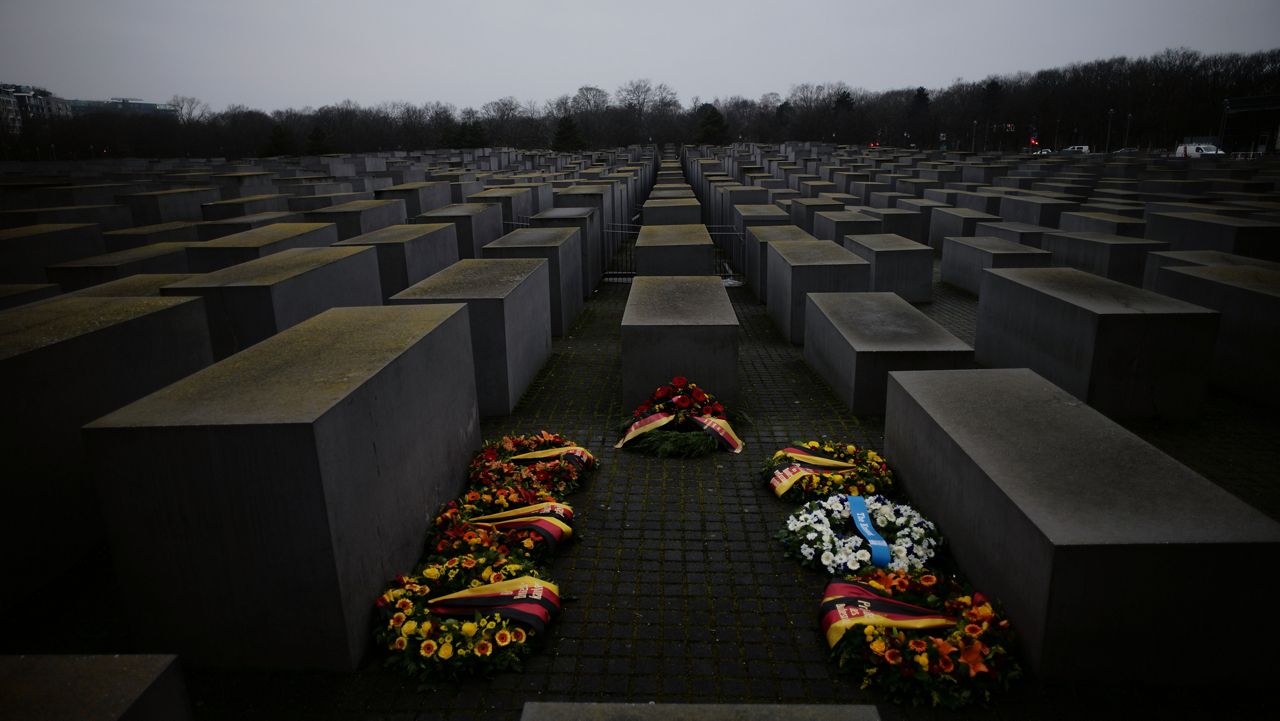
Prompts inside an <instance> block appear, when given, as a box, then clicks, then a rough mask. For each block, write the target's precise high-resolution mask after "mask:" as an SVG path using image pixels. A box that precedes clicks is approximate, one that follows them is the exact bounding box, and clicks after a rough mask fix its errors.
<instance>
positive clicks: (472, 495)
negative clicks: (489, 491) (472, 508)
mask: <svg viewBox="0 0 1280 721" xmlns="http://www.w3.org/2000/svg"><path fill="white" fill-rule="evenodd" d="M478 500H480V492H479V491H470V492H469V493H467V501H468V502H470V503H475V502H476V501H478Z"/></svg>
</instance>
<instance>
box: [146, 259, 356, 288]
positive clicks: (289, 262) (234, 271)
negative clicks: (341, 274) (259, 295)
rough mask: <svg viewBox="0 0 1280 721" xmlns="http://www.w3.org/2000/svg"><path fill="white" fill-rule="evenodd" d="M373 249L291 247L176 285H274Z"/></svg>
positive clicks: (197, 286)
mask: <svg viewBox="0 0 1280 721" xmlns="http://www.w3.org/2000/svg"><path fill="white" fill-rule="evenodd" d="M374 252H376V251H374V249H373V248H368V247H363V248H361V247H355V248H333V247H329V248H292V249H290V250H284V251H281V252H279V253H272V254H271V255H268V256H264V257H262V258H255V259H254V260H250V261H246V262H244V263H237V264H235V265H232V266H229V267H227V268H223V269H221V270H215V271H213V272H212V273H203V274H199V275H193V276H191V277H189V278H187V279H186V280H184V281H182V282H180V283H178V284H176V286H175V287H176V288H179V289H185V288H191V289H198V288H225V287H228V286H234V287H245V286H266V285H275V284H277V283H281V282H283V281H286V280H289V279H290V278H295V277H297V276H300V275H303V274H306V273H310V272H311V271H313V270H315V269H316V268H320V267H322V266H325V265H329V264H330V263H336V262H339V261H342V260H346V259H347V258H350V257H351V256H353V255H359V254H360V253H374ZM167 294H168V293H166V295H167Z"/></svg>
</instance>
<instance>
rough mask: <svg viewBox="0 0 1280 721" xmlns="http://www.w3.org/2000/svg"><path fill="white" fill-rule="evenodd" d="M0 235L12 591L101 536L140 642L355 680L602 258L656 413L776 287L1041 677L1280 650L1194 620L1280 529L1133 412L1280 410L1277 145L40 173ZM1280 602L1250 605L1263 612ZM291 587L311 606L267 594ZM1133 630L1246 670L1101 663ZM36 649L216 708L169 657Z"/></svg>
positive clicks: (729, 348) (792, 332)
mask: <svg viewBox="0 0 1280 721" xmlns="http://www.w3.org/2000/svg"><path fill="white" fill-rule="evenodd" d="M637 218H639V219H640V220H641V221H642V223H641V225H640V227H639V228H638V231H636V232H633V229H635V225H634V223H635V221H636V219H637ZM0 228H2V229H3V230H0V308H3V309H4V310H0V363H3V367H4V373H3V374H0V377H2V378H3V384H4V386H3V388H4V389H5V396H6V397H7V398H8V399H9V408H10V410H9V412H8V413H6V414H4V418H5V420H4V425H3V427H2V430H3V433H2V434H0V435H2V436H3V438H4V440H3V446H0V449H2V450H3V453H4V455H5V456H6V464H5V465H6V468H7V470H6V474H5V483H4V486H3V491H2V495H0V508H3V509H4V512H3V517H2V518H0V528H2V529H3V531H2V533H3V536H2V537H0V538H2V540H3V542H4V546H5V548H6V549H8V552H7V553H6V554H5V561H4V563H5V568H4V569H3V570H2V571H0V573H3V577H4V578H5V584H4V589H5V590H4V592H3V596H2V597H0V609H2V608H4V607H5V606H9V605H11V604H18V603H20V602H25V601H24V599H27V598H29V597H30V596H31V595H32V594H35V593H42V592H45V591H44V589H46V588H47V587H48V584H49V583H50V582H51V581H53V580H54V579H59V578H64V577H65V576H66V575H67V574H68V572H70V571H71V570H72V569H73V568H74V567H75V564H77V563H79V562H80V560H81V559H83V558H84V557H85V555H86V554H87V553H89V552H91V551H92V550H93V549H96V548H102V547H103V546H105V547H107V548H109V550H110V554H111V558H112V562H113V564H114V567H115V571H116V574H117V576H118V585H119V593H120V594H121V596H122V605H123V607H124V608H125V609H126V610H127V613H128V615H129V617H130V622H131V627H130V629H131V630H130V632H131V638H133V639H134V640H135V642H136V645H137V647H138V648H147V649H152V648H154V649H168V650H173V651H175V652H177V653H178V654H180V656H181V658H182V660H183V662H184V663H191V664H195V665H201V666H206V665H207V666H212V667H221V668H256V669H262V668H265V669H292V668H302V667H305V668H325V669H331V670H337V671H348V670H352V669H354V668H355V667H356V666H357V665H358V664H359V663H360V662H361V659H362V658H363V657H364V656H365V654H366V652H367V651H368V647H369V643H370V640H371V637H370V634H369V632H368V628H369V624H370V619H371V614H372V611H373V607H372V605H371V603H370V599H372V598H374V597H376V596H377V595H378V594H379V593H380V592H381V590H382V588H383V585H384V584H385V582H386V580H387V579H388V578H391V577H392V576H394V575H395V574H397V573H401V572H403V571H405V570H406V569H408V568H411V567H412V566H413V564H414V563H415V562H416V561H417V559H418V555H419V553H420V551H421V546H422V541H423V538H424V537H425V534H426V532H427V528H426V526H425V524H424V521H423V519H424V511H423V509H433V508H436V507H437V506H438V505H439V504H440V503H442V502H444V501H446V500H448V499H450V498H452V497H454V496H455V495H456V494H457V492H458V490H459V489H460V488H461V486H462V483H463V480H464V479H465V475H466V474H465V469H466V465H467V463H468V461H469V460H470V457H471V454H472V453H473V452H474V451H475V450H476V449H477V448H478V447H479V446H480V427H479V421H480V418H482V417H495V416H503V415H507V414H510V413H511V412H512V410H513V409H514V408H515V406H516V404H517V403H518V402H519V401H520V399H521V397H522V395H524V393H525V391H526V390H527V389H528V388H529V386H530V384H531V383H532V382H533V381H534V379H535V377H536V376H537V375H538V373H539V371H540V370H541V369H542V367H543V365H544V363H546V361H547V359H548V357H549V355H550V353H551V350H552V343H553V340H552V339H553V338H556V337H563V336H565V335H567V334H568V333H569V332H570V329H571V327H572V326H573V324H574V321H575V319H576V318H577V317H578V315H579V313H580V312H581V311H582V310H583V309H584V307H585V304H586V303H587V302H589V301H590V299H591V297H592V295H593V294H594V293H595V292H596V290H597V288H598V287H599V285H600V284H601V283H602V282H603V280H604V279H605V278H606V277H607V275H606V274H609V275H611V276H621V277H624V278H630V276H632V275H634V276H635V277H634V279H632V280H631V291H630V296H629V298H628V302H627V307H626V313H625V315H624V317H623V319H622V328H621V339H622V363H623V368H622V389H621V393H622V402H623V405H624V406H625V407H631V406H633V405H635V404H636V403H638V402H640V401H641V400H643V399H644V398H645V397H647V396H648V394H649V392H650V391H651V390H652V388H653V387H655V386H656V385H659V384H661V383H664V382H666V380H667V379H669V378H670V377H672V376H674V375H687V376H689V377H695V378H699V379H704V378H705V379H714V387H715V389H716V392H717V395H718V396H720V397H722V398H723V399H724V400H725V401H726V403H728V404H730V405H731V404H732V403H733V402H734V400H735V397H736V394H737V393H738V389H739V385H740V384H746V383H750V382H751V379H749V378H742V379H739V377H738V375H739V371H738V368H739V363H738V356H737V352H738V335H739V328H738V322H737V318H736V317H735V313H734V309H733V306H732V304H731V303H730V301H729V296H728V293H727V291H726V290H725V285H726V283H728V284H733V283H736V282H737V279H742V281H743V282H745V284H746V285H747V286H748V287H749V288H750V290H751V291H752V292H753V293H754V294H755V296H756V298H757V299H758V300H759V301H760V302H761V303H764V304H765V306H766V307H767V312H768V314H769V317H770V318H772V319H773V321H774V323H775V324H776V325H777V327H778V328H779V330H780V331H781V332H782V334H783V335H784V336H786V337H787V338H788V339H790V341H791V342H792V343H793V344H796V345H801V346H803V352H804V358H805V360H806V361H807V362H808V364H809V365H810V366H811V367H812V368H813V369H814V370H815V371H816V372H817V373H818V374H819V375H820V376H821V377H822V378H824V379H825V381H826V382H827V384H828V385H829V386H830V388H831V389H832V391H833V392H834V393H835V394H836V395H838V396H839V397H840V399H841V400H842V401H843V402H844V403H845V404H846V405H847V406H848V407H849V408H850V409H851V410H852V411H853V412H855V413H858V414H869V415H883V416H884V418H885V452H886V456H887V457H888V458H890V459H891V461H892V462H893V463H894V464H895V470H896V472H897V474H898V476H899V477H900V479H901V481H902V483H903V486H904V488H905V489H906V491H907V493H908V494H909V495H910V496H911V497H912V499H913V503H914V505H915V506H916V507H918V508H919V509H920V510H921V511H922V512H923V513H925V514H926V515H928V516H929V517H930V518H931V519H933V520H934V521H935V522H937V523H938V524H939V526H940V527H942V528H945V529H947V535H948V539H949V542H950V544H951V553H952V554H953V555H954V557H955V559H956V561H957V562H958V563H959V564H960V566H961V567H962V568H963V569H964V570H965V571H966V573H967V574H968V575H969V576H970V578H971V579H972V580H973V581H974V582H975V584H977V585H978V586H979V587H981V588H983V589H985V590H986V591H987V592H988V593H990V594H992V595H994V596H996V597H998V598H1001V599H1002V600H1003V602H1004V605H1005V607H1006V610H1007V612H1008V615H1009V617H1010V618H1011V619H1012V620H1013V622H1014V624H1015V625H1016V627H1017V628H1018V629H1019V632H1020V634H1021V637H1022V643H1023V648H1022V649H1021V652H1022V654H1023V656H1024V658H1025V660H1026V662H1027V665H1028V666H1029V667H1030V669H1031V670H1032V671H1033V672H1034V673H1035V674H1036V675H1039V676H1041V677H1043V678H1046V679H1082V678H1092V677H1107V678H1135V679H1137V680H1157V679H1154V678H1153V677H1152V676H1150V675H1148V672H1150V673H1151V674H1156V673H1158V675H1159V676H1160V678H1159V679H1158V680H1161V681H1163V682H1168V681H1170V674H1173V675H1174V676H1175V677H1176V676H1177V674H1179V673H1185V674H1188V680H1191V675H1194V680H1196V681H1197V682H1203V681H1205V680H1206V679H1211V678H1212V677H1214V675H1215V674H1221V676H1222V678H1223V679H1227V678H1230V679H1231V680H1232V681H1233V682H1236V683H1238V682H1240V681H1241V678H1240V676H1239V674H1241V673H1245V672H1246V671H1247V670H1249V669H1252V670H1256V671H1257V672H1258V673H1259V674H1260V676H1259V678H1261V674H1265V672H1266V671H1267V670H1269V669H1270V670H1274V662H1273V661H1271V660H1270V658H1269V656H1268V654H1269V653H1270V649H1271V648H1273V647H1274V644H1272V643H1266V642H1265V641H1268V640H1269V641H1276V640H1280V638H1277V636H1278V635H1280V634H1278V633H1277V632H1276V631H1275V630H1270V629H1271V628H1273V625H1270V626H1269V625H1267V624H1261V625H1259V626H1257V627H1255V628H1254V630H1253V631H1252V632H1250V633H1248V634H1229V633H1228V634H1194V633H1192V634H1188V633H1170V629H1171V628H1176V627H1179V626H1182V625H1183V624H1185V623H1186V622H1187V614H1188V607H1189V605H1191V606H1194V605H1195V604H1190V599H1189V597H1188V595H1187V587H1186V586H1187V576H1186V572H1187V570H1188V569H1194V568H1201V569H1204V568H1210V567H1211V568H1213V569H1214V571H1213V574H1214V575H1215V576H1218V577H1223V578H1248V577H1252V576H1253V575H1255V574H1256V571H1257V569H1258V568H1259V567H1261V568H1267V567H1269V566H1272V565H1274V563H1275V561H1276V560H1280V556H1277V550H1278V549H1280V525H1277V523H1276V522H1275V521H1273V520H1272V519H1270V518H1269V517H1267V516H1266V515H1264V514H1262V513H1260V512H1259V511H1257V510H1255V509H1254V508H1252V507H1251V506H1249V505H1247V504H1245V503H1243V502H1242V501H1240V500H1238V499H1237V498H1235V497H1234V496H1232V495H1230V494H1228V493H1227V492H1225V491H1223V490H1222V489H1221V488H1219V487H1218V486H1216V485H1215V484H1213V483H1211V482H1209V481H1208V480H1206V479H1205V478H1203V477H1202V476H1200V475H1198V474H1197V473H1195V472H1193V471H1192V470H1190V469H1188V468H1187V467H1185V466H1183V465H1181V464H1180V463H1178V462H1177V461H1175V460H1173V459H1172V458H1170V457H1169V456H1167V455H1165V454H1164V453H1162V452H1161V451H1160V450H1158V449H1156V448H1155V447H1153V446H1151V445H1149V444H1147V443H1146V442H1144V441H1143V440H1141V439H1139V438H1138V437H1137V436H1134V435H1133V434H1131V433H1129V432H1128V431H1126V430H1124V428H1122V427H1121V426H1120V425H1118V423H1117V422H1116V420H1123V419H1128V418H1135V417H1137V418H1145V417H1152V418H1157V419H1168V420H1170V421H1179V420H1185V419H1186V418H1188V417H1194V416H1195V414H1197V413H1198V412H1199V409H1200V407H1201V404H1202V403H1203V401H1204V398H1205V394H1206V393H1207V392H1208V389H1209V388H1210V387H1211V386H1212V387H1215V388H1219V389H1222V390H1224V391H1226V392H1229V393H1232V394H1236V395H1238V396H1241V397H1244V398H1247V399H1249V401H1250V402H1255V403H1259V404H1264V405H1268V406H1271V407H1275V406H1277V405H1280V361H1277V358H1280V166H1278V165H1274V164H1270V163H1268V162H1263V161H1218V160H1196V161H1187V160H1174V159H1154V158H1152V159H1147V158H1142V157H1136V158H1125V159H1123V160H1115V159H1112V158H1106V157H1102V156H1078V157H1054V158H1051V159H1045V158H1043V157H1042V156H1023V155H1017V156H996V155H974V154H969V153H953V152H940V151H916V150H900V149H892V148H874V149H863V148H856V147H847V146H837V145H832V144H820V143H784V144H782V145H780V146H766V145H757V144H738V145H734V146H729V147H684V148H680V149H675V148H667V149H666V150H664V151H659V150H658V149H657V148H654V147H630V148H619V149H614V150H608V151H598V152H586V153H578V154H566V153H551V152H529V151H518V150H508V149H479V150H468V151H461V152H459V151H434V152H424V153H404V152H396V153H379V154H368V155H358V156H322V157H309V158H272V159H256V160H246V161H243V162H227V161H225V160H221V159H206V160H199V161H193V160H162V161H155V160H152V161H146V160H137V161H103V162H88V163H42V164H18V163H11V164H3V165H0ZM623 250H625V251H626V253H627V254H626V255H624V254H621V251H623ZM624 258H628V259H630V260H629V262H630V263H631V265H625V264H623V263H621V261H622V260H624ZM937 272H940V274H941V280H942V281H943V282H945V283H948V284H950V285H952V286H955V287H957V288H960V289H963V290H965V291H967V292H968V293H971V294H973V295H975V296H977V299H978V318H977V333H976V341H975V342H974V345H973V347H970V346H969V345H968V344H966V343H965V342H963V341H961V340H960V339H958V338H956V337H955V336H954V335H952V334H951V333H950V332H948V331H947V330H946V329H944V328H943V327H942V326H940V325H938V324H937V323H935V322H934V321H933V320H931V319H930V318H928V317H927V316H926V315H925V313H923V312H922V311H921V307H922V306H923V304H928V303H930V301H931V300H932V294H933V288H934V280H935V273H937ZM707 384H708V385H711V384H712V381H710V380H709V381H707ZM1267 588H1268V587H1267V585H1266V584H1252V583H1250V584H1240V585H1236V586H1233V587H1232V589H1231V598H1230V603H1231V605H1232V607H1233V609H1236V610H1238V612H1239V613H1240V614H1241V615H1242V616H1245V617H1247V615H1248V614H1249V612H1250V611H1253V612H1255V613H1256V615H1257V616H1258V617H1261V616H1262V613H1263V612H1264V611H1265V610H1269V607H1268V606H1267V605H1265V604H1266V602H1267V601H1268V598H1269V596H1268V595H1267ZM174 589H200V590H199V592H191V591H187V590H184V591H182V593H181V602H180V603H179V602H175V598H174ZM281 595H290V596H305V597H306V598H308V599H310V601H309V602H308V603H306V604H301V605H298V604H281V603H276V604H264V603H262V599H264V598H272V597H279V596H281ZM192 619H199V621H198V623H193V620H192ZM282 627H306V628H307V629H308V633H306V634H305V635H301V636H298V637H296V639H295V640H296V642H297V643H294V644H291V645H281V644H280V643H279V634H278V629H280V628H282ZM1117 629H1123V635H1124V638H1125V644H1126V646H1127V647H1129V648H1141V649H1143V654H1144V655H1147V656H1149V657H1152V658H1160V657H1165V656H1175V655H1180V656H1189V657H1194V656H1195V655H1197V654H1199V653H1206V654H1213V655H1219V656H1221V655H1226V656H1230V657H1231V658H1233V659H1235V661H1234V662H1233V663H1232V664H1223V665H1222V666H1220V667H1213V666H1206V665H1202V664H1187V665H1185V669H1184V668H1183V667H1182V666H1177V667H1171V666H1169V665H1154V666H1147V665H1143V664H1135V663H1134V662H1133V661H1132V659H1131V657H1129V656H1125V655H1122V654H1112V655H1107V654H1099V653H1098V651H1097V649H1098V648H1101V647H1105V646H1107V645H1109V644H1112V643H1114V640H1115V636H1116V634H1117V633H1118V631H1117ZM1260 639H1262V640H1261V641H1260ZM298 644H302V645H303V646H305V647H300V646H299V645H298ZM1210 644H1212V646H1211V645H1210ZM1210 649H1212V650H1210ZM2 663H3V664H4V665H5V666H6V667H8V669H9V670H10V671H11V672H13V673H24V674H26V675H25V676H24V678H27V679H28V681H29V682H30V683H34V684H41V683H48V684H50V685H56V684H60V683H62V679H63V678H65V677H86V676H89V677H96V678H101V679H107V683H108V685H110V684H112V683H118V684H123V685H124V686H127V687H128V689H127V690H128V692H129V693H132V694H133V695H134V696H135V697H138V698H141V697H144V696H147V695H148V694H150V695H152V697H153V698H172V699H182V698H183V694H182V693H181V689H180V686H181V683H182V677H181V674H180V672H179V671H178V670H177V668H176V667H175V666H174V657H172V656H160V657H146V656H121V657H72V656H66V657H56V656H49V657H21V658H12V657H11V658H8V659H4V660H3V661H2ZM15 669H16V671H15ZM1206 674H1207V675H1206ZM1173 680H1175V681H1176V680H1177V679H1176V678H1175V679H1173ZM175 688H177V691H175ZM173 713H174V714H176V715H175V716H173V717H176V718H181V717H183V715H186V714H189V711H188V710H186V709H175V710H174V711H173Z"/></svg>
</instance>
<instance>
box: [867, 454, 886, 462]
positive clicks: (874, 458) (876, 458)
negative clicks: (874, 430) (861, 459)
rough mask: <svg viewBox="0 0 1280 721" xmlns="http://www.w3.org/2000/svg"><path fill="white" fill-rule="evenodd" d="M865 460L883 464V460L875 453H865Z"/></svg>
mask: <svg viewBox="0 0 1280 721" xmlns="http://www.w3.org/2000/svg"><path fill="white" fill-rule="evenodd" d="M867 460H869V461H871V462H872V463H883V462H884V459H883V458H881V457H880V454H879V453H876V452H875V451H867Z"/></svg>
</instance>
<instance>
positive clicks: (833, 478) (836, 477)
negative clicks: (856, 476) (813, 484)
mask: <svg viewBox="0 0 1280 721" xmlns="http://www.w3.org/2000/svg"><path fill="white" fill-rule="evenodd" d="M831 482H832V483H844V476H842V475H840V474H839V473H832V474H831Z"/></svg>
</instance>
